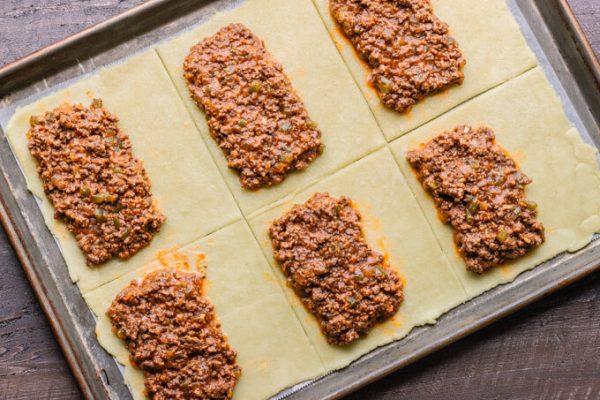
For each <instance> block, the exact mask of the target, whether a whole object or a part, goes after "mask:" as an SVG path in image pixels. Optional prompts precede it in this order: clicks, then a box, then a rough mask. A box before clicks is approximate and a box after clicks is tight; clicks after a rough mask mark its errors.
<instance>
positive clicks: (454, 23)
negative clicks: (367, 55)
mask: <svg viewBox="0 0 600 400" xmlns="http://www.w3.org/2000/svg"><path fill="white" fill-rule="evenodd" d="M313 1H314V3H315V4H316V5H317V8H318V9H319V12H320V13H321V17H322V18H323V21H324V23H325V25H326V26H327V29H328V30H329V33H330V35H331V37H332V39H333V41H334V42H335V43H336V46H337V48H338V50H339V51H340V54H341V55H342V57H343V58H344V61H345V62H346V64H347V65H348V68H349V69H350V71H351V72H352V75H353V76H354V79H355V80H356V82H357V83H358V86H359V87H360V89H361V90H362V92H363V94H364V96H365V98H366V99H367V102H368V103H369V106H370V107H371V110H372V111H373V114H374V115H375V118H376V119H377V122H378V123H379V126H380V127H381V129H382V130H383V132H384V134H385V137H386V138H387V140H388V141H391V140H393V139H395V138H397V137H399V136H402V135H404V134H406V133H408V132H410V131H411V130H413V129H415V128H417V127H419V126H421V125H423V124H424V123H426V122H427V121H430V120H432V119H434V118H436V117H437V116H439V115H441V114H443V113H444V112H446V111H448V110H450V109H452V108H453V107H455V106H457V105H459V104H461V103H463V102H464V101H466V100H468V99H471V98H473V97H475V96H477V95H478V94H480V93H483V92H485V91H486V90H488V89H490V88H492V87H494V86H497V85H499V84H501V83H503V82H505V81H507V80H509V79H511V78H513V77H515V76H517V75H520V74H522V73H523V72H525V71H527V70H528V69H531V68H533V67H534V66H535V65H537V60H536V58H535V56H534V55H533V53H532V52H531V51H530V50H529V47H528V46H527V43H526V41H525V38H524V37H523V35H522V34H521V32H520V30H519V26H518V24H517V22H516V21H515V19H514V17H513V16H512V14H511V12H510V10H509V9H508V7H507V5H506V3H505V1H504V0H431V4H432V5H433V10H434V12H435V14H436V15H437V16H438V17H439V18H440V19H441V20H442V21H444V22H446V23H447V24H448V25H449V26H450V35H452V36H453V37H454V38H455V39H456V40H457V42H458V45H459V47H460V49H461V51H462V52H463V54H464V56H465V58H466V60H467V65H466V66H465V69H464V73H465V81H464V82H463V84H462V85H458V86H453V87H451V88H449V89H447V90H445V91H443V92H441V93H438V94H436V95H432V96H429V97H427V98H425V99H423V100H421V101H420V102H419V103H417V104H416V105H415V106H414V107H413V108H412V109H411V110H409V111H408V112H406V113H402V114H400V113H398V112H396V111H394V110H392V109H389V108H387V107H386V106H384V105H383V103H382V102H381V101H380V100H379V97H378V96H377V92H376V91H375V89H374V88H373V87H372V86H371V85H370V84H369V83H368V75H369V72H370V68H369V67H368V66H367V64H366V63H364V62H363V61H361V60H360V59H359V57H358V54H357V52H356V51H355V50H354V48H353V47H352V44H351V43H350V41H349V40H348V39H347V38H346V37H345V36H344V34H343V32H342V31H341V29H340V28H339V27H338V26H337V25H336V23H335V20H334V19H333V18H332V16H331V13H330V12H329V0H313Z"/></svg>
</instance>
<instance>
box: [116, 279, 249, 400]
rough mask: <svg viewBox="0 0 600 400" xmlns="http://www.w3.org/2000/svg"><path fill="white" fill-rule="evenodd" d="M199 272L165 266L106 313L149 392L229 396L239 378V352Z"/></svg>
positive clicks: (215, 399)
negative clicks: (205, 291) (204, 291)
mask: <svg viewBox="0 0 600 400" xmlns="http://www.w3.org/2000/svg"><path fill="white" fill-rule="evenodd" d="M203 279H204V276H203V275H201V274H200V273H198V272H184V271H177V270H174V269H163V270H159V271H155V272H152V273H150V274H148V275H147V276H146V277H145V278H144V279H143V281H142V282H141V283H140V282H138V281H137V280H134V281H132V282H131V283H130V285H129V286H128V287H126V288H125V289H123V290H122V291H121V292H120V293H119V294H118V295H117V297H116V298H115V299H114V301H113V303H112V305H111V306H110V308H109V310H108V312H107V315H108V317H109V318H110V320H111V323H112V326H113V330H114V332H115V334H116V335H117V336H119V338H121V339H123V340H125V342H126V344H127V348H128V350H129V352H130V353H131V354H130V360H131V362H132V363H133V364H134V365H136V366H137V367H139V368H140V369H141V370H142V371H143V373H144V379H145V380H144V383H145V386H146V391H147V394H148V397H150V398H151V399H156V400H167V399H178V400H184V399H202V400H208V399H210V400H221V399H230V398H231V396H232V395H233V388H234V386H235V384H236V382H237V379H238V378H239V377H240V374H241V369H240V367H239V366H238V365H237V364H236V356H237V354H236V352H235V351H234V350H232V349H231V347H230V346H229V344H228V342H227V339H226V338H225V336H224V335H223V333H222V332H221V326H220V324H219V322H218V321H217V320H216V317H215V313H214V308H213V305H212V304H211V303H210V301H209V300H208V299H206V298H205V297H203V295H202V281H203Z"/></svg>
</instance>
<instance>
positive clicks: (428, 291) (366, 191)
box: [249, 148, 467, 371]
mask: <svg viewBox="0 0 600 400" xmlns="http://www.w3.org/2000/svg"><path fill="white" fill-rule="evenodd" d="M316 192H329V193H330V194H331V195H333V196H336V197H337V196H341V195H344V196H348V197H350V198H351V199H352V200H353V201H354V203H355V204H356V206H357V207H358V209H359V210H360V212H361V214H362V217H363V229H364V233H365V236H366V238H367V241H368V243H369V245H370V246H371V247H372V248H373V249H375V250H376V251H379V252H382V253H384V254H387V255H388V256H389V260H390V264H391V266H392V267H393V268H395V269H397V271H398V273H399V275H400V277H401V279H402V281H403V282H404V302H403V303H402V305H401V306H400V310H399V311H398V313H397V314H396V315H395V316H394V317H393V318H392V319H390V320H388V321H387V322H385V323H383V324H379V325H377V326H376V327H375V328H374V329H372V330H371V332H370V333H369V335H368V336H366V337H365V338H363V339H360V340H358V341H356V342H354V343H353V344H351V345H349V346H343V347H342V346H335V345H330V344H328V343H327V341H326V339H325V336H324V335H323V334H322V333H321V330H320V329H319V326H318V324H317V321H316V319H315V318H314V317H313V316H312V314H310V313H308V311H306V309H305V308H304V306H303V305H302V303H301V302H300V300H299V299H298V297H297V296H296V295H295V293H294V292H293V290H292V289H291V288H289V287H288V286H287V285H286V283H285V277H284V275H283V273H282V272H281V269H280V268H279V266H278V265H277V264H276V262H275V260H274V259H273V250H272V246H271V240H270V239H269V236H268V229H269V226H270V224H271V222H272V221H273V220H274V219H276V218H278V217H279V216H281V215H283V214H284V213H285V212H286V211H287V210H289V209H290V208H291V207H292V205H293V204H299V203H303V202H305V201H306V200H308V199H309V198H310V197H311V196H312V195H313V194H314V193H316ZM249 223H250V226H251V228H252V230H253V231H254V234H255V236H256V237H257V239H258V242H259V244H260V246H261V247H262V249H263V251H264V253H265V256H266V257H267V258H268V259H269V262H270V263H271V265H272V266H273V268H274V271H275V275H277V276H278V279H279V280H280V282H281V283H282V285H283V287H284V290H285V291H286V293H287V295H288V298H289V299H290V302H291V303H292V305H293V307H294V310H295V311H296V313H297V315H298V317H299V319H300V321H301V323H302V325H303V326H304V329H305V331H306V332H307V334H308V336H309V338H310V340H311V341H312V343H313V345H314V347H315V348H316V350H317V352H318V354H319V356H320V358H321V360H322V362H323V364H324V365H325V368H326V369H327V370H329V371H331V370H335V369H339V368H342V367H345V366H346V365H348V364H349V363H350V362H352V361H353V360H355V359H357V358H358V357H360V356H362V355H364V354H366V353H368V352H369V351H371V350H373V349H374V348H376V347H379V346H382V345H384V344H387V343H390V342H392V341H394V340H398V339H401V338H402V337H404V336H406V335H407V334H408V333H409V332H410V330H411V329H412V328H414V327H415V326H419V325H424V324H432V323H434V322H435V321H436V319H437V318H438V317H439V316H440V315H441V314H443V313H444V312H446V311H448V310H450V309H452V308H454V307H456V306H457V305H459V304H461V303H463V302H464V301H466V300H467V294H466V293H465V291H464V289H463V287H462V286H461V284H460V281H459V280H458V279H457V277H456V276H455V274H454V272H453V271H452V268H451V267H450V265H449V263H448V261H447V259H446V257H445V256H444V254H443V253H442V251H441V249H440V247H439V245H438V243H437V240H436V238H435V236H434V235H433V233H432V232H431V230H430V228H429V225H428V223H427V220H426V219H425V217H424V216H423V214H422V212H421V210H420V208H419V205H418V204H417V202H416V201H415V199H414V197H413V195H412V193H411V191H410V189H409V188H408V186H407V184H406V182H405V180H404V178H403V176H402V174H401V173H400V171H399V169H398V166H397V164H396V163H395V161H394V159H393V156H392V154H391V152H390V150H389V149H387V148H383V149H381V150H379V151H377V152H375V153H373V154H370V155H369V156H367V157H365V158H363V159H361V160H360V161H358V162H356V163H354V164H352V165H350V166H348V167H346V168H344V169H342V170H340V171H338V172H336V173H335V174H333V175H332V176H330V177H328V178H326V179H324V180H322V181H320V182H318V183H317V184H315V185H313V186H311V187H309V188H307V189H306V190H303V191H302V192H300V193H298V194H297V195H295V196H294V197H293V198H291V199H286V200H285V201H282V202H280V203H278V204H277V205H276V206H274V207H273V208H272V209H269V210H267V211H265V212H262V213H258V214H255V215H253V216H251V217H250V219H249Z"/></svg>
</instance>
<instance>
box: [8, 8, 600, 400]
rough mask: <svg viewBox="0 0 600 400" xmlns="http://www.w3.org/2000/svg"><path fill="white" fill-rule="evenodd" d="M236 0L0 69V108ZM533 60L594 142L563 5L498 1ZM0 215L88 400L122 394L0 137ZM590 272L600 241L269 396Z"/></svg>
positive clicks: (319, 390)
mask: <svg viewBox="0 0 600 400" xmlns="http://www.w3.org/2000/svg"><path fill="white" fill-rule="evenodd" d="M239 2H240V1H238V0H214V1H209V0H204V1H202V0H200V1H199V0H152V1H149V2H147V3H145V4H143V5H140V6H138V7H135V8H133V9H131V10H129V11H127V12H125V13H123V14H121V15H119V16H116V17H114V18H112V19H110V20H108V21H105V22H103V23H101V24H98V25H96V26H94V27H92V28H90V29H87V30H85V31H83V32H81V33H79V34H76V35H73V36H71V37H69V38H67V39H65V40H63V41H61V42H59V43H56V44H54V45H52V46H49V47H47V48H45V49H42V50H40V51H38V52H36V53H34V54H32V55H30V56H27V57H25V58H23V59H22V60H19V61H16V62H14V63H12V64H9V65H7V66H5V67H3V68H2V69H0V108H2V109H10V108H11V106H14V104H15V103H17V102H19V101H20V100H22V99H25V98H27V97H30V96H32V95H35V94H36V93H39V92H41V91H43V90H46V89H48V88H54V87H58V86H60V85H61V84H65V83H66V82H68V81H70V80H72V79H75V78H77V77H80V76H81V75H83V74H85V73H89V72H93V71H95V70H96V69H97V68H99V67H101V66H104V65H107V64H110V63H112V62H115V61H118V60H120V59H122V58H124V57H126V56H128V55H130V54H132V53H134V52H137V51H139V50H141V49H143V48H145V47H148V46H150V45H153V44H155V43H157V42H159V41H161V40H163V39H164V38H166V37H168V36H171V35H173V34H175V33H177V32H179V31H181V30H184V29H185V28H187V27H189V26H191V25H193V24H196V23H198V22H199V21H201V20H204V19H206V18H208V17H209V16H210V15H212V14H214V13H215V12H218V11H219V10H220V9H224V8H228V7H231V6H232V4H233V3H239ZM508 4H509V6H510V9H511V11H512V12H513V14H514V15H515V17H516V19H517V21H518V22H519V24H520V26H521V29H522V30H523V33H524V34H525V36H526V38H527V40H528V42H529V44H530V46H531V47H532V48H533V50H534V52H536V55H537V56H538V58H539V59H540V64H541V65H542V67H543V68H544V69H545V70H546V73H547V75H548V76H549V78H550V80H551V81H552V83H553V85H554V86H555V88H556V89H557V92H558V94H559V96H560V97H561V98H562V100H563V103H566V104H567V106H566V110H567V113H568V114H569V117H570V118H571V119H572V120H573V122H574V123H575V124H576V125H577V126H578V128H579V130H580V131H581V132H582V133H583V134H584V138H585V140H587V141H588V142H589V143H590V144H593V145H594V146H596V147H600V63H599V62H598V59H597V58H596V57H595V56H594V53H593V51H592V49H591V46H590V45H589V43H588V42H587V41H586V39H585V36H584V34H583V32H582V30H581V28H580V26H579V24H578V23H577V21H576V19H575V17H574V15H573V13H572V11H571V9H570V8H569V6H568V4H567V2H566V0H508ZM1 136H2V138H1V139H0V170H1V172H2V173H1V174H0V220H1V221H2V223H3V225H4V228H5V230H6V232H7V235H8V237H9V239H10V240H11V242H12V244H13V246H14V248H15V250H16V253H17V255H18V257H19V259H20V261H21V264H22V266H23V269H24V270H25V272H26V274H27V276H28V278H29V280H30V282H31V285H32V287H33V289H34V292H35V293H36V296H37V298H38V300H39V301H40V303H41V305H42V308H43V310H44V312H45V313H46V315H47V316H48V320H49V321H50V324H51V326H52V329H53V331H54V333H55V335H56V338H57V340H58V342H59V344H60V345H61V347H62V349H63V351H64V353H65V356H66V359H67V361H68V362H69V364H70V366H71V368H72V370H73V373H74V375H75V377H76V379H77V381H78V383H79V385H80V387H81V390H82V393H83V394H84V396H85V397H86V398H88V399H127V398H131V395H130V393H129V390H128V389H127V387H126V386H125V384H124V383H123V379H122V376H121V373H120V371H119V368H118V366H117V364H116V362H115V361H114V360H113V358H112V357H110V356H109V355H108V354H107V353H106V352H105V351H104V350H103V349H102V348H101V347H100V345H99V344H98V342H97V340H96V337H95V322H94V318H93V315H92V312H91V311H90V310H89V309H88V307H87V305H86V304H85V302H84V301H83V299H82V297H81V295H80V293H79V290H78V289H77V287H76V286H75V285H73V284H72V282H71V280H70V279H69V276H68V272H67V268H66V265H65V262H64V260H63V257H62V255H61V253H60V250H59V248H58V246H57V244H56V242H55V241H54V240H53V238H52V235H51V233H50V232H49V231H48V229H47V227H46V225H45V224H44V220H43V217H42V214H41V211H40V210H39V208H38V205H37V203H36V200H35V198H34V196H33V195H32V194H31V193H29V192H28V190H27V188H26V183H25V178H24V176H23V175H22V173H21V170H20V169H19V166H18V164H17V162H16V160H15V158H14V156H13V154H12V152H11V150H10V148H9V145H8V143H7V141H6V139H5V138H4V135H1ZM599 268H600V241H598V240H594V241H592V242H591V243H590V244H589V245H588V246H586V247H585V248H584V249H582V250H580V251H578V252H576V253H574V254H564V255H561V256H559V257H556V258H554V259H552V260H550V261H547V262H545V263H544V264H542V265H541V266H539V267H537V268H535V269H533V270H531V271H529V272H526V273H524V274H522V275H521V276H519V277H518V278H517V279H516V280H515V281H514V282H512V283H510V284H507V285H503V286H499V287H497V288H495V289H493V290H491V291H489V292H487V293H485V294H483V295H481V296H479V297H477V298H475V299H473V300H471V301H469V302H468V303H466V304H463V305H462V306H460V307H458V308H456V309H454V310H452V311H450V312H449V313H447V314H446V315H444V316H443V317H442V318H440V319H439V321H438V322H437V324H436V325H434V326H427V327H422V328H418V329H415V330H414V331H413V332H412V333H411V334H410V335H409V336H407V337H406V338H404V339H403V340H401V341H399V342H395V343H391V344H389V345H387V346H384V347H381V348H379V349H377V350H375V351H373V352H371V353H369V354H368V355H366V356H364V357H362V358H360V359H359V360H357V361H355V362H353V363H352V364H351V365H350V366H348V367H346V368H344V369H342V370H340V371H337V372H334V373H331V374H329V375H327V376H325V377H322V378H320V379H317V380H315V381H313V382H308V383H305V384H301V385H298V386H296V387H294V388H292V389H288V390H287V391H285V392H283V393H281V394H280V395H279V396H277V397H278V398H289V399H336V398H340V397H342V396H344V395H346V394H348V393H350V392H352V391H354V390H356V389H358V388H359V387H361V386H364V385H366V384H368V383H370V382H372V381H375V380H377V379H379V378H381V377H383V376H384V375H386V374H389V373H391V372H392V371H395V370H397V369H399V368H401V367H403V366H405V365H407V364H409V363H411V362H414V361H416V360H418V359H419V358H422V357H424V356H426V355H427V354H430V353H432V352H434V351H436V350H438V349H440V348H442V347H444V346H446V345H448V344H450V343H452V342H454V341H456V340H458V339H460V338H462V337H464V336H466V335H468V334H470V333H472V332H474V331H476V330H478V329H481V328H482V327H484V326H486V325H488V324H490V323H492V322H494V321H496V320H498V319H500V318H502V317H504V316H506V315H508V314H510V313H512V312H514V311H516V310H518V309H520V308H521V307H524V306H525V305H527V304H530V303H531V302H534V301H536V300H538V299H540V298H542V297H544V296H546V295H548V294H550V293H552V292H554V291H556V290H558V289H560V288H562V287H564V286H566V285H568V284H570V283H572V282H574V281H576V280H578V279H581V278H583V277H584V276H586V275H587V274H590V273H591V272H593V271H596V270H597V269H599Z"/></svg>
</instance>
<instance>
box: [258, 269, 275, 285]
mask: <svg viewBox="0 0 600 400" xmlns="http://www.w3.org/2000/svg"><path fill="white" fill-rule="evenodd" d="M261 275H262V277H263V280H264V281H265V282H267V283H274V284H276V285H278V282H277V279H276V278H275V275H273V274H272V273H270V272H267V271H263V272H262V273H261Z"/></svg>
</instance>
